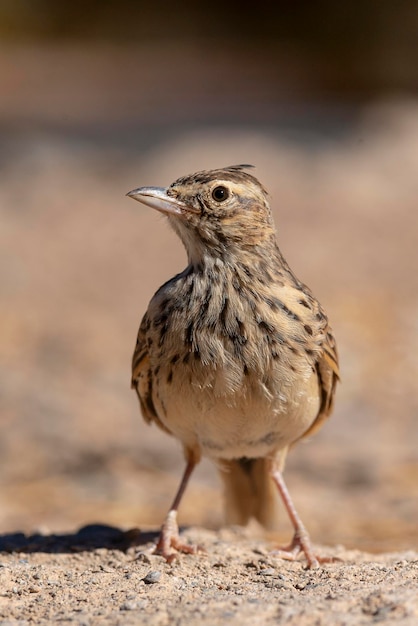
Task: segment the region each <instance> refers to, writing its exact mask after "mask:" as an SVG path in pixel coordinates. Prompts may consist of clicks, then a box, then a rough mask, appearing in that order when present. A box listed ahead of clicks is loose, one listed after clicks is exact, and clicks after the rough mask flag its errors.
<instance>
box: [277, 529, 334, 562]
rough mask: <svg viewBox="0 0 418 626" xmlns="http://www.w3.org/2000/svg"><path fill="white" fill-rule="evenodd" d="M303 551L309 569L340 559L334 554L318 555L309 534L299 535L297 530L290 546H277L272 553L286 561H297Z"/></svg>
mask: <svg viewBox="0 0 418 626" xmlns="http://www.w3.org/2000/svg"><path fill="white" fill-rule="evenodd" d="M301 553H303V554H304V555H305V558H306V561H307V564H308V569H315V568H317V567H319V565H320V564H322V563H335V562H336V561H338V560H339V559H337V558H335V557H332V556H318V555H317V554H315V553H314V552H313V549H312V544H311V542H310V539H309V536H308V535H306V536H303V535H299V533H297V532H295V534H294V535H293V539H292V541H291V542H290V544H289V545H288V546H283V547H282V548H277V549H276V550H273V551H272V553H271V554H272V555H274V556H276V557H278V558H279V559H285V560H286V561H296V559H297V558H298V557H299V555H300V554H301Z"/></svg>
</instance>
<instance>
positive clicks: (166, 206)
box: [126, 187, 199, 215]
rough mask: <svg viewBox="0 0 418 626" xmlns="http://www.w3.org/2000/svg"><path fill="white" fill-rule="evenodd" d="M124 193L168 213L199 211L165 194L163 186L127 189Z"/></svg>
mask: <svg viewBox="0 0 418 626" xmlns="http://www.w3.org/2000/svg"><path fill="white" fill-rule="evenodd" d="M126 195H127V196H129V197H130V198H133V199H134V200H138V202H142V204H146V205H147V206H150V207H151V208H152V209H156V210H157V211H161V213H166V214H168V215H183V214H184V213H199V211H197V210H196V209H195V208H193V207H190V206H188V205H187V204H185V203H184V202H181V201H180V200H176V198H172V197H171V196H169V195H167V189H166V188H165V187H139V188H138V189H133V190H132V191H129V192H128V193H127V194H126Z"/></svg>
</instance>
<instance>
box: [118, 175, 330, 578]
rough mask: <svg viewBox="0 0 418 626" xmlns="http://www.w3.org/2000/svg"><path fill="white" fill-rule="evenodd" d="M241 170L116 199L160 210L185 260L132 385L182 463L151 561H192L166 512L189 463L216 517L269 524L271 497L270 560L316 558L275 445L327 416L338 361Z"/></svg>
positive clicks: (282, 449) (156, 315)
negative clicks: (217, 482) (275, 533)
mask: <svg viewBox="0 0 418 626" xmlns="http://www.w3.org/2000/svg"><path fill="white" fill-rule="evenodd" d="M252 167H253V166H251V165H246V164H242V165H232V166H228V167H223V168H220V169H212V170H203V171H200V172H197V173H194V174H190V175H187V176H182V177H180V178H178V179H177V180H175V181H174V182H173V183H172V184H170V185H169V186H168V187H139V188H137V189H134V190H132V191H130V192H128V194H127V196H129V197H131V198H133V199H134V200H137V201H139V202H141V203H142V204H144V205H147V206H149V207H151V208H153V209H156V210H157V211H159V212H161V213H163V214H164V215H165V216H166V217H167V219H168V222H169V224H170V226H171V227H172V228H173V229H174V231H175V232H176V233H177V235H178V236H179V238H180V239H181V241H182V243H183V245H184V247H185V249H186V253H187V266H186V268H185V269H184V270H183V271H182V272H180V273H178V274H177V275H175V276H174V277H173V278H171V279H170V280H168V281H167V282H166V283H165V284H163V285H162V286H161V287H160V288H159V289H158V291H157V292H156V293H155V295H154V296H153V298H152V299H151V301H150V303H149V306H148V309H147V311H146V313H145V315H144V316H143V319H142V322H141V324H140V328H139V332H138V336H137V341H136V346H135V350H134V354H133V359H132V387H133V389H134V390H135V391H136V392H137V395H138V398H139V403H140V408H141V411H142V415H143V417H144V418H145V421H146V422H148V423H155V424H156V425H157V426H159V427H160V428H161V429H162V430H163V431H165V432H166V433H169V434H171V435H172V436H174V437H175V438H176V439H177V440H179V441H180V442H181V444H182V447H183V451H184V457H185V469H184V473H183V476H182V479H181V482H180V485H179V488H178V491H177V493H176V495H175V498H174V500H173V502H172V505H171V507H170V509H169V511H168V514H167V516H166V518H165V520H164V522H163V524H162V527H161V531H160V535H159V539H158V542H157V544H156V547H155V551H156V553H157V554H160V555H162V556H163V557H165V559H166V560H167V561H169V562H170V561H172V560H173V559H175V558H178V555H179V553H195V552H196V551H197V547H196V546H192V545H190V544H189V543H187V542H185V541H184V540H182V538H181V536H180V533H179V527H178V522H177V512H178V508H179V505H180V502H181V499H182V497H183V495H184V492H185V490H186V487H187V484H188V482H189V479H190V476H191V474H192V472H193V470H194V468H195V467H196V465H197V464H198V463H199V461H200V460H201V458H202V457H208V458H209V459H211V460H213V461H214V463H215V464H216V465H217V467H218V469H219V471H220V474H221V476H222V479H223V482H224V495H225V508H226V521H227V522H228V523H230V524H238V525H246V524H247V523H248V521H249V520H250V519H251V518H254V519H256V520H257V521H258V522H259V523H261V524H262V525H263V526H264V527H265V528H267V529H272V528H275V526H276V522H277V512H278V511H277V506H278V501H279V499H278V496H277V493H278V494H279V495H280V496H281V498H282V501H283V503H284V506H285V509H286V510H287V513H288V515H289V518H290V521H291V523H292V526H293V530H294V535H293V539H292V541H291V543H290V544H289V545H288V546H286V547H283V548H282V549H280V550H278V551H277V554H278V555H279V556H281V557H283V558H287V559H296V558H299V557H300V558H303V557H304V558H305V559H306V563H307V567H309V568H313V567H318V566H319V563H320V562H322V561H323V560H325V559H321V558H320V557H319V556H317V555H316V554H315V552H314V549H313V545H312V542H311V539H310V536H309V534H308V531H307V529H306V527H305V526H304V524H303V522H302V520H301V518H300V516H299V515H298V513H297V510H296V508H295V506H294V504H293V501H292V499H291V497H290V493H289V491H288V489H287V486H286V483H285V482H284V479H283V469H284V464H285V459H286V455H287V453H288V450H289V448H291V447H292V446H293V445H294V444H295V443H296V442H298V441H300V440H301V439H303V438H304V437H307V436H310V435H311V434H313V433H314V432H315V431H317V430H318V428H319V427H321V426H322V424H323V423H324V421H325V420H326V418H327V417H328V416H329V415H330V413H331V411H332V408H333V404H334V396H335V389H336V385H337V382H338V380H339V365H338V355H337V347H336V342H335V338H334V334H333V331H332V329H331V327H330V325H329V322H328V318H327V316H326V314H325V312H324V310H323V308H322V306H321V304H320V303H319V301H318V300H317V299H316V298H315V297H314V295H313V294H312V292H311V290H310V289H309V288H308V287H307V286H306V285H305V284H304V283H302V282H300V280H299V279H298V278H297V277H296V276H295V274H294V273H293V272H292V270H291V269H290V267H289V265H288V264H287V262H286V260H285V258H284V256H283V255H282V253H281V251H280V248H279V246H278V243H277V241H276V229H275V225H274V222H273V217H272V211H271V208H270V204H269V196H268V193H267V191H266V189H265V188H264V186H263V185H262V184H261V183H260V182H259V181H258V179H257V178H256V177H255V176H254V175H253V174H252V173H251V171H249V170H251V168H252Z"/></svg>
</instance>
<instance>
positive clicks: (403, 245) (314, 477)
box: [0, 50, 418, 626]
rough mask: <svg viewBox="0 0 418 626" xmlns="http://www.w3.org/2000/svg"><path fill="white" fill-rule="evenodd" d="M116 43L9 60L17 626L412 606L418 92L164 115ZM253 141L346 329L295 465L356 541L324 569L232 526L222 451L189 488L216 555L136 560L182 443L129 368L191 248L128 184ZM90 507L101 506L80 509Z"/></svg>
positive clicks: (6, 388)
mask: <svg viewBox="0 0 418 626" xmlns="http://www.w3.org/2000/svg"><path fill="white" fill-rule="evenodd" d="M66 54H67V53H66ZM77 58H78V61H80V59H81V58H82V55H81V56H80V55H78V57H77ZM115 58H117V62H118V63H119V64H120V66H119V67H117V68H116V69H115V66H114V65H113V66H112V62H113V61H114V57H113V56H110V57H105V58H104V60H103V59H102V61H101V60H100V59H101V57H100V55H96V56H94V57H93V61H92V59H91V58H90V61H89V62H86V63H84V64H83V63H81V64H80V63H79V65H77V63H75V61H74V59H71V58H69V57H68V54H67V56H66V55H65V54H64V55H61V56H60V55H58V56H57V59H58V60H59V63H60V64H61V65H60V67H64V68H65V72H62V73H60V72H57V73H56V74H54V80H50V74H49V73H48V72H49V71H52V70H51V67H53V63H54V59H55V56H54V55H52V56H51V55H50V54H49V56H48V54H46V53H43V54H42V55H41V56H40V57H37V54H36V51H34V50H30V51H29V52H28V51H26V52H25V51H23V52H21V53H20V54H19V55H17V56H15V57H14V58H13V59H11V57H10V56H8V57H7V56H3V57H1V58H0V70H1V71H2V76H3V79H4V84H5V85H7V86H8V90H7V98H2V103H1V106H0V124H1V128H2V130H3V133H2V143H1V145H0V165H1V167H0V226H1V227H0V297H1V307H0V411H1V413H0V415H1V421H2V437H1V440H0V453H1V458H2V463H1V467H0V533H1V535H0V549H1V550H2V551H3V552H2V554H0V561H1V567H0V577H1V590H2V591H1V595H0V607H1V616H2V618H1V620H0V626H6V625H9V624H10V625H11V624H27V623H52V622H61V621H64V622H65V621H70V622H74V623H77V624H99V623H105V624H107V623H108V624H117V623H121V624H136V623H138V624H141V623H152V624H165V623H178V624H182V623H185V624H186V623H187V624H189V623H191V624H192V623H195V622H196V623H197V622H204V623H208V624H210V623H216V621H217V620H219V621H223V622H225V623H231V624H234V623H237V624H238V623H242V624H246V623H248V624H253V623H256V621H257V620H258V621H259V622H260V623H270V622H271V623H283V624H286V623H289V624H301V625H304V624H363V623H366V624H367V623H374V622H382V623H394V624H397V623H401V624H404V623H405V624H409V623H410V624H415V623H417V620H418V615H417V605H416V600H415V597H416V596H417V595H418V594H417V591H418V590H417V578H416V569H414V568H416V556H417V555H416V553H414V552H413V550H415V549H416V547H417V545H418V542H417V540H418V527H417V519H418V504H417V498H416V493H417V492H416V489H417V484H418V458H417V449H418V429H417V427H416V424H417V420H416V416H417V411H418V394H417V382H416V381H417V380H418V359H417V354H418V326H417V319H418V288H417V282H416V269H417V249H418V211H417V207H416V199H417V197H418V179H417V176H416V171H417V165H418V125H417V119H418V116H417V105H416V103H415V102H413V101H404V102H399V103H397V104H395V103H392V104H390V105H388V104H386V105H384V104H379V105H374V106H371V107H369V108H365V109H364V110H362V111H361V112H358V111H357V113H356V115H355V116H351V117H350V120H351V121H350V123H349V124H348V123H346V124H345V126H344V128H343V129H342V128H340V129H339V132H337V133H336V132H335V128H330V126H329V120H330V119H334V122H335V115H334V114H335V111H334V112H333V111H326V110H325V111H323V112H322V116H319V118H318V119H317V120H316V122H315V123H313V122H312V120H310V121H309V120H308V121H307V122H306V120H305V122H306V123H304V125H303V129H302V128H301V129H299V131H298V132H293V134H292V133H289V132H288V130H289V129H288V127H287V125H286V121H283V119H281V120H274V119H273V118H272V115H271V112H272V110H273V109H272V106H271V98H272V97H273V94H272V93H270V92H269V91H267V92H266V94H265V97H266V99H267V100H268V101H269V107H267V106H266V107H265V109H263V103H262V101H261V100H262V99H261V100H260V102H258V103H257V106H259V107H261V112H260V115H259V119H260V120H261V119H264V118H263V111H265V112H267V113H266V116H265V119H267V120H269V122H268V124H267V125H266V124H264V125H263V124H260V125H258V126H257V124H256V123H254V124H253V125H252V126H251V128H249V127H245V125H241V126H239V127H237V125H235V126H234V127H233V128H232V127H229V126H227V125H223V126H216V124H215V125H213V126H212V127H211V128H210V130H208V129H205V128H202V127H199V126H198V125H197V126H196V125H195V126H194V127H193V128H192V127H189V128H183V127H182V128H181V129H179V128H178V127H177V126H176V123H175V122H176V120H175V119H172V118H170V119H171V121H170V120H169V122H167V119H165V121H164V123H165V126H164V125H160V126H158V124H157V122H156V120H155V117H156V116H157V113H158V110H157V109H156V108H155V107H154V106H153V100H152V97H151V96H152V92H151V91H150V88H148V90H147V92H146V98H145V96H144V98H143V99H142V100H141V97H142V96H141V94H140V93H139V92H135V91H134V89H133V86H132V82H130V83H129V84H130V89H131V91H130V92H129V94H128V96H127V97H126V98H125V104H126V106H125V107H123V106H121V102H123V88H124V85H125V84H127V73H128V74H129V72H130V71H131V70H132V64H129V63H128V64H126V66H125V65H124V63H123V59H124V57H123V54H122V52H120V51H119V52H118V55H116V57H115ZM65 59H66V60H65ZM46 60H48V63H49V65H48V63H46ZM64 61H65V63H64ZM160 61H161V59H160ZM137 62H138V63H139V62H140V58H138V59H137ZM189 62H190V59H189ZM51 63H52V65H51ZM63 64H64V65H63ZM25 68H26V70H27V68H29V69H30V80H23V78H24V72H25V71H26V70H25ZM48 68H49V69H48ZM109 68H110V69H109ZM121 68H123V69H121ZM119 70H120V71H119ZM159 71H160V72H161V76H162V79H163V78H164V63H163V62H161V67H159ZM89 72H90V74H89ZM94 76H100V80H99V81H98V83H94V80H93V79H94ZM146 76H147V80H148V81H149V82H148V83H147V85H149V86H150V85H151V84H152V80H151V79H152V72H149V74H146ZM237 76H238V75H237ZM80 77H81V78H80ZM92 77H93V78H92ZM38 79H39V80H41V83H39V81H38ZM237 80H238V78H237ZM66 81H68V82H66ZM77 81H81V83H77ZM162 82H163V83H164V80H162ZM186 82H187V81H186ZM244 83H245V81H244ZM244 83H243V84H241V86H240V89H238V91H237V93H238V94H242V93H243V90H244V89H245V84H244ZM39 84H42V85H43V89H42V90H39V89H38V88H37V86H38V85H39ZM77 84H82V86H83V90H84V91H83V98H84V99H83V98H81V97H80V99H77V97H76V95H77V94H75V91H74V90H75V86H76V85H77ZM184 84H186V83H184ZM68 85H70V87H71V89H70V88H69V87H68ZM91 85H94V86H95V89H96V91H94V94H93V95H92V94H91V93H90V92H89V89H90V88H91ZM183 87H184V85H183ZM173 89H174V85H173ZM231 93H232V92H231ZM260 93H264V92H263V91H262V90H261V91H260ZM89 94H90V95H89ZM125 95H126V94H125ZM160 95H161V93H160V94H159V96H160ZM90 96H91V97H90ZM231 97H232V95H231ZM180 100H181V99H179V98H177V100H176V102H177V101H178V102H180ZM186 101H187V102H189V100H187V99H186V100H184V103H183V104H184V107H186V106H189V105H186V104H185V103H186ZM101 102H103V103H105V104H103V107H102V108H101V109H100V115H98V119H99V123H98V125H96V126H95V127H94V128H93V127H92V123H93V122H92V120H94V119H95V110H96V109H97V108H100V103H101ZM182 102H183V101H182ZM141 103H142V105H143V106H142V108H141ZM253 104H254V103H253ZM105 105H106V106H107V107H108V109H106V106H105ZM197 105H198V103H196V102H194V105H193V106H196V109H198V106H197ZM158 106H160V107H161V103H160V101H159V105H158ZM229 106H230V107H232V108H233V101H232V100H231V101H230V102H229ZM254 106H255V104H254ZM52 110H53V113H51V111H52ZM156 111H157V112H156ZM179 111H180V108H178V109H175V111H174V113H173V111H172V110H171V109H170V115H175V114H179ZM118 112H119V118H118ZM150 112H151V113H150ZM160 113H161V111H160ZM181 113H182V115H183V116H184V117H187V110H186V109H181ZM83 115H85V119H84V122H83V119H82V118H83ZM135 115H136V116H137V117H135ZM147 115H150V116H151V117H149V118H147ZM269 116H270V117H269ZM333 116H334V117H333ZM337 118H338V116H337ZM122 119H123V124H122V121H121V120H122ZM48 120H49V121H48ZM51 120H52V121H51ZM106 120H107V122H106ZM340 121H341V120H340ZM83 124H84V125H83ZM170 124H171V126H170ZM318 124H319V127H318ZM321 124H322V126H321ZM334 125H335V124H334ZM168 126H170V128H169V131H170V132H168ZM331 126H332V125H331ZM154 135H155V136H154ZM157 136H158V141H157V140H156V137H157ZM153 137H154V140H153V141H151V139H152V138H153ZM240 162H253V163H254V164H255V165H256V166H257V170H256V174H257V175H258V176H259V177H260V179H261V180H262V181H263V183H264V184H265V186H266V187H267V188H268V190H269V191H270V194H271V199H272V205H273V209H274V214H275V218H276V222H277V226H278V239H279V242H280V245H281V248H282V251H283V252H284V254H285V256H286V257H287V259H288V261H289V263H290V264H291V266H292V267H293V268H294V270H295V271H296V273H297V274H298V275H299V276H300V278H301V279H303V280H304V281H305V282H306V283H307V284H309V285H310V286H311V288H312V289H313V291H314V292H315V293H316V294H317V296H318V297H319V299H320V300H321V302H322V303H323V305H324V306H325V308H326V310H327V311H328V313H329V316H330V319H331V321H332V324H333V327H334V329H335V333H336V336H337V340H338V344H339V351H340V356H341V366H342V379H343V382H342V384H341V386H340V388H339V390H338V394H337V403H336V410H335V413H334V415H333V417H332V419H331V420H330V421H329V422H328V423H327V424H326V426H325V427H324V428H323V429H322V431H321V432H320V433H319V434H318V435H317V436H315V437H314V438H313V439H312V441H309V442H307V443H304V444H301V445H300V446H298V447H297V448H296V449H295V450H294V451H293V452H292V454H291V456H290V457H289V462H288V466H287V471H286V477H287V482H288V485H289V488H290V490H291V493H292V495H293V498H294V500H295V503H296V505H297V507H298V509H299V512H300V514H301V517H302V519H303V520H304V521H305V523H306V525H307V526H308V528H309V530H310V532H311V535H312V538H313V541H314V542H315V543H317V544H320V545H324V546H326V547H324V548H323V550H324V552H325V553H327V554H328V553H332V554H336V555H337V556H338V557H339V558H340V559H341V561H338V562H336V563H333V564H329V565H326V566H325V567H324V568H323V569H322V570H320V571H318V572H306V571H305V570H304V569H303V567H302V565H301V564H300V563H284V562H281V561H280V562H278V561H276V560H275V559H274V558H273V557H272V556H269V553H268V546H270V545H271V544H267V543H265V542H264V540H263V539H261V538H256V539H255V538H254V537H252V536H246V535H244V534H242V533H240V532H238V531H237V532H235V531H232V530H220V531H218V529H219V528H221V527H222V493H221V488H220V484H219V481H218V478H217V475H216V471H215V470H214V468H213V467H212V466H211V465H210V464H209V463H208V462H203V463H202V465H201V467H200V468H199V469H198V471H197V472H196V475H195V476H194V477H193V480H192V482H191V485H190V488H189V489H188V491H187V494H186V496H185V499H184V502H183V503H182V507H181V510H180V523H181V524H184V525H186V526H190V527H191V528H190V529H189V530H188V531H187V536H188V537H190V538H191V539H193V540H196V541H198V542H199V543H201V544H202V545H203V546H204V547H205V548H206V550H207V554H206V555H199V556H198V557H196V558H193V557H182V558H181V560H180V562H179V563H178V564H175V565H174V566H172V567H171V566H168V565H166V564H164V563H163V562H162V561H161V559H160V558H159V557H155V556H149V557H145V556H142V557H139V558H137V556H138V554H139V552H140V551H141V550H142V549H143V548H142V547H141V546H139V545H137V546H133V547H132V546H131V547H128V546H129V545H130V544H129V542H130V541H132V535H129V534H128V535H126V534H125V532H126V531H128V530H129V529H130V528H133V527H139V528H142V529H152V531H154V533H155V531H156V530H157V528H158V526H159V524H160V523H161V520H162V519H163V516H164V514H165V512H166V510H167V506H168V504H169V502H170V500H171V498H172V496H173V493H174V491H175V489H176V486H177V483H178V480H179V477H180V474H181V471H182V458H181V453H180V450H179V447H178V445H176V443H175V442H174V441H173V440H172V439H170V438H169V437H167V436H166V435H164V434H163V433H160V432H158V431H157V429H155V428H147V427H146V425H145V424H144V423H143V422H142V420H141V419H140V417H139V412H138V407H137V402H136V398H135V397H134V394H133V393H132V392H131V391H130V389H129V377H130V371H129V369H130V358H131V352H132V350H133V346H134V342H135V336H136V332H137V327H138V324H139V320H140V318H141V315H142V313H143V312H144V310H145V308H146V305H147V302H148V301H149V299H150V297H151V295H152V294H153V292H154V291H155V290H156V288H157V287H158V286H159V285H160V284H161V283H162V282H163V281H165V280H166V279H167V278H168V277H170V276H171V275H172V274H173V273H174V272H175V271H178V270H181V269H182V268H183V267H184V263H185V258H184V252H183V250H182V249H181V246H180V244H179V242H178V241H177V239H176V237H175V235H174V234H173V233H172V232H170V231H169V229H168V228H167V227H166V225H165V223H164V220H163V219H162V218H161V217H160V216H157V215H156V214H154V213H153V212H152V211H150V210H149V211H148V210H147V209H146V208H141V207H140V205H138V204H135V203H133V202H132V201H131V200H129V199H127V198H124V194H125V193H126V192H127V191H128V190H130V189H132V188H134V187H137V186H139V185H148V184H149V185H166V184H169V183H170V182H171V181H172V180H174V179H175V178H176V177H178V176H180V175H182V174H185V173H187V172H191V171H194V170H196V169H202V168H207V167H216V166H219V165H226V164H230V163H240ZM88 524H99V526H93V527H88V528H87V530H84V531H77V529H81V528H83V527H85V525H88ZM109 527H113V530H111V528H109ZM199 528H200V530H199ZM203 528H205V529H209V530H203ZM19 533H24V534H19ZM57 533H58V534H61V535H60V536H59V537H57ZM289 537H290V527H289V524H288V522H287V520H286V517H285V515H283V516H282V528H281V532H280V536H279V540H280V541H282V542H285V541H286V540H288V539H289ZM145 539H149V535H147V534H145V535H142V536H140V538H139V542H140V543H141V542H142V541H143V540H145ZM335 545H338V546H341V545H344V546H345V548H346V549H347V551H345V550H344V549H343V548H341V547H338V548H333V546H335ZM361 551H364V552H361ZM414 559H415V561H414ZM414 562H415V565H414ZM263 570H264V571H263ZM154 571H155V572H158V573H159V574H160V577H158V575H155V576H156V578H158V580H157V582H155V583H150V584H147V582H146V581H144V578H145V577H146V576H147V574H148V573H149V572H154ZM153 576H154V575H153ZM151 578H152V576H151Z"/></svg>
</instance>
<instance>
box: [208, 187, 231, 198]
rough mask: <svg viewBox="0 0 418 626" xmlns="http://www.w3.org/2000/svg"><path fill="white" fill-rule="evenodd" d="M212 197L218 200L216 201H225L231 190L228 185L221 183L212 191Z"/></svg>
mask: <svg viewBox="0 0 418 626" xmlns="http://www.w3.org/2000/svg"><path fill="white" fill-rule="evenodd" d="M212 198H213V199H214V200H216V202H224V201H225V200H227V199H228V198H229V190H228V189H227V187H224V186H223V185H219V187H215V189H214V190H213V191H212Z"/></svg>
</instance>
